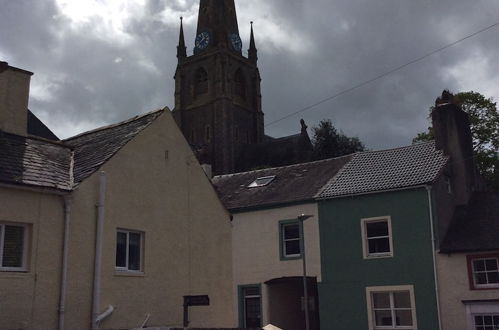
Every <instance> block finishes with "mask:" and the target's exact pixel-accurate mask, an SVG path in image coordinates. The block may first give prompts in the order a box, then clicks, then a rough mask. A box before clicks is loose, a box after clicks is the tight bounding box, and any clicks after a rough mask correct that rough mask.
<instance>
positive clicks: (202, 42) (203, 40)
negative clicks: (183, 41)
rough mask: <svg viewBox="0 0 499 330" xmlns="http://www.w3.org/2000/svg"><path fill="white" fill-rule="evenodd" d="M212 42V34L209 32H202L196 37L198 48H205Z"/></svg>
mask: <svg viewBox="0 0 499 330" xmlns="http://www.w3.org/2000/svg"><path fill="white" fill-rule="evenodd" d="M209 43H210V34H209V33H208V32H201V33H200V34H199V35H198V36H197V37H196V48H198V49H205V48H206V47H208V45H209Z"/></svg>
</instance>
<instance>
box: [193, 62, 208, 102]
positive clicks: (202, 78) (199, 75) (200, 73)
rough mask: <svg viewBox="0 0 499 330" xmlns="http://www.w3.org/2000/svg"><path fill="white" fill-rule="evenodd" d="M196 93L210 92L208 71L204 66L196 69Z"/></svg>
mask: <svg viewBox="0 0 499 330" xmlns="http://www.w3.org/2000/svg"><path fill="white" fill-rule="evenodd" d="M194 93H195V95H201V94H206V93H208V72H206V70H205V69H203V68H199V69H198V70H197V71H196V76H195V87H194Z"/></svg>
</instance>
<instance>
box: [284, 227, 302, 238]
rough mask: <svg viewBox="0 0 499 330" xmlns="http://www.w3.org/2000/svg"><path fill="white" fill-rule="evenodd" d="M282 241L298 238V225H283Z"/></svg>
mask: <svg viewBox="0 0 499 330" xmlns="http://www.w3.org/2000/svg"><path fill="white" fill-rule="evenodd" d="M283 228H284V239H291V238H300V226H299V225H298V224H293V225H284V227H283Z"/></svg>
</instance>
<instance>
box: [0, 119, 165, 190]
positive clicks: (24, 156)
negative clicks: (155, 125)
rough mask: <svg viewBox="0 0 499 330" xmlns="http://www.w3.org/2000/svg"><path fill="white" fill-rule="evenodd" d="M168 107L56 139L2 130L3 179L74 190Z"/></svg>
mask: <svg viewBox="0 0 499 330" xmlns="http://www.w3.org/2000/svg"><path fill="white" fill-rule="evenodd" d="M163 113H164V110H159V111H155V112H152V113H148V114H145V115H142V116H137V117H134V118H132V119H129V120H127V121H124V122H121V123H118V124H115V125H111V126H106V127H103V128H99V129H96V130H93V131H90V132H86V133H83V134H80V135H78V136H75V137H73V138H70V139H67V140H64V141H61V142H54V141H49V140H45V139H42V138H38V137H32V136H29V137H23V136H19V135H14V134H9V133H5V132H1V131H0V182H2V183H8V184H19V185H26V186H32V187H41V188H52V189H57V190H64V191H68V190H72V189H74V188H76V187H77V186H78V184H80V183H81V182H82V181H83V180H85V179H86V178H88V177H89V176H90V175H92V174H93V173H95V172H96V171H97V170H98V169H99V168H100V167H101V166H102V165H103V164H104V163H106V162H107V161H108V160H109V159H110V158H111V157H112V156H113V155H115V154H116V153H117V152H118V151H119V150H120V149H121V148H122V147H123V146H125V145H126V144H127V143H128V142H129V141H130V140H131V139H132V138H134V137H135V136H136V135H137V134H139V133H140V132H141V131H142V130H143V129H145V128H146V127H147V126H149V125H150V124H151V123H152V122H153V121H154V120H155V119H156V118H158V117H159V116H160V115H161V114H163Z"/></svg>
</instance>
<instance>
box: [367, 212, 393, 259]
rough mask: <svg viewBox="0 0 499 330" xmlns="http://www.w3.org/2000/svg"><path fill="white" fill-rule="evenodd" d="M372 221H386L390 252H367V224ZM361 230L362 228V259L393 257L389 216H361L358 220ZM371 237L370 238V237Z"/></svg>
mask: <svg viewBox="0 0 499 330" xmlns="http://www.w3.org/2000/svg"><path fill="white" fill-rule="evenodd" d="M373 222H387V223H388V238H389V241H390V252H384V253H369V244H368V238H367V224H368V223H373ZM360 225H361V230H362V254H363V256H364V259H378V258H391V257H393V235H392V218H391V216H389V215H388V216H382V217H374V218H363V219H361V220H360ZM385 237H386V236H380V237H375V238H385ZM371 239H372V238H371Z"/></svg>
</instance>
